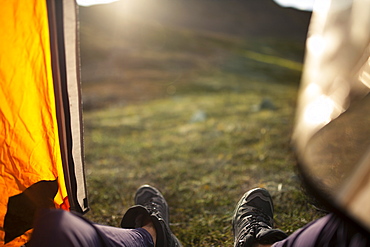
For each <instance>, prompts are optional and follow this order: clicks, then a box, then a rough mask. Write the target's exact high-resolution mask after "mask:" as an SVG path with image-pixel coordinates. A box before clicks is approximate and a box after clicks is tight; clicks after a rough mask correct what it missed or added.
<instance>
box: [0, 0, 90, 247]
mask: <svg viewBox="0 0 370 247" xmlns="http://www.w3.org/2000/svg"><path fill="white" fill-rule="evenodd" d="M59 5H60V6H59ZM75 7H76V6H75V3H74V1H73V0H68V1H58V0H53V1H49V0H48V1H46V0H45V1H40V0H27V1H20V0H13V1H5V2H3V3H2V4H1V8H0V12H1V13H0V23H1V24H0V25H2V26H1V28H0V37H1V39H0V98H1V101H0V102H1V103H0V128H1V130H2V131H1V132H0V143H1V145H0V184H1V185H0V245H2V244H4V243H6V246H20V245H22V244H24V243H25V242H27V241H28V239H29V237H30V234H31V231H32V230H31V228H32V221H33V218H34V216H35V214H36V212H37V210H38V209H39V208H43V207H55V208H63V209H66V210H74V211H78V212H82V213H83V212H86V211H87V210H88V207H87V199H86V190H85V180H84V173H83V145H82V143H83V142H82V127H81V126H82V118H81V109H80V106H81V102H80V95H79V71H78V68H79V63H78V56H77V54H78V52H77V29H76V9H75ZM63 8H66V10H65V11H64V12H63ZM65 14H68V15H65ZM64 23H66V24H65V25H64ZM67 29H68V30H67ZM64 34H68V35H64ZM67 53H68V54H67Z"/></svg>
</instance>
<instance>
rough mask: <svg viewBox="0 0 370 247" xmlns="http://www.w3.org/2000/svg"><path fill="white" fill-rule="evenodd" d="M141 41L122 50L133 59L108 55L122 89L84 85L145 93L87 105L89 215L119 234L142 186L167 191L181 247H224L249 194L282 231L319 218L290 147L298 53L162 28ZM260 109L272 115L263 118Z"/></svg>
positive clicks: (266, 43)
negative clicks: (264, 195)
mask: <svg viewBox="0 0 370 247" xmlns="http://www.w3.org/2000/svg"><path fill="white" fill-rule="evenodd" d="M143 33H145V34H146V35H149V36H150V35H152V36H155V37H154V38H152V39H150V38H149V37H145V40H151V44H150V45H148V44H145V43H144V44H143V43H142V42H143V41H142V40H135V36H132V37H131V38H132V39H133V41H132V42H131V41H130V40H128V41H127V40H126V42H128V43H127V44H121V45H122V46H123V47H126V46H127V47H130V48H132V50H131V51H130V52H127V53H125V52H124V51H125V50H122V54H121V55H122V57H119V56H117V57H115V59H116V61H115V63H114V64H113V66H116V67H117V68H121V67H122V68H124V69H125V71H126V74H125V75H126V77H125V78H126V79H127V81H125V80H124V79H122V80H116V81H114V80H112V79H107V80H98V81H92V82H86V83H85V84H84V85H83V87H84V89H85V90H86V91H87V92H91V91H89V89H90V87H92V86H94V85H97V84H102V83H104V84H102V85H104V87H105V88H104V90H109V87H111V88H113V90H112V92H113V93H116V91H117V88H123V89H124V90H122V91H128V92H130V95H131V93H132V87H134V86H137V85H144V86H143V88H142V91H139V95H138V96H141V95H144V96H146V98H145V100H141V101H135V100H133V101H129V102H126V101H124V100H125V99H127V98H128V97H129V96H130V95H128V94H123V95H118V96H117V95H116V96H107V97H106V98H105V100H106V101H107V102H108V103H109V104H100V102H98V100H96V99H95V101H92V103H91V105H89V107H88V109H87V108H86V111H85V113H84V122H85V153H86V167H87V186H88V192H89V201H90V206H91V212H89V213H88V214H87V217H88V218H90V219H91V220H93V221H95V222H98V223H102V224H108V225H113V226H118V225H119V222H120V220H121V217H122V215H123V214H124V212H125V211H126V210H127V209H128V208H129V207H130V206H132V205H133V195H134V193H135V191H136V189H137V188H138V187H139V186H140V185H142V184H151V185H153V186H156V187H157V188H158V189H159V190H161V192H162V193H163V194H164V196H165V197H166V199H167V201H168V203H169V205H170V213H171V228H172V230H173V232H174V233H175V234H176V235H177V236H178V238H179V239H180V240H181V242H182V243H183V244H184V246H231V245H232V243H233V239H232V233H231V224H230V222H231V217H232V212H233V210H234V206H235V204H236V202H237V201H238V200H239V198H240V197H241V196H242V195H243V194H244V192H246V191H247V190H249V189H251V188H254V187H264V188H267V189H268V190H269V191H270V193H271V195H272V197H273V199H274V202H275V208H276V212H275V213H276V216H275V221H276V225H277V227H279V228H281V229H283V230H284V231H286V232H287V233H288V234H290V233H292V232H293V231H294V230H296V229H298V228H299V227H301V226H303V225H304V224H306V223H308V222H309V221H311V220H313V219H316V218H318V217H320V216H321V215H322V214H321V213H320V212H318V211H316V210H315V209H314V208H313V207H312V206H311V205H309V204H308V203H307V199H306V196H305V194H304V193H303V192H302V190H301V187H300V183H299V180H298V177H297V175H296V174H295V159H294V155H293V153H292V150H291V146H290V136H291V132H292V129H293V122H294V111H295V103H296V98H297V89H298V82H299V80H300V73H301V65H300V63H301V61H302V54H303V47H302V46H300V45H298V44H296V43H294V42H289V41H282V40H277V39H269V40H253V39H250V40H240V39H235V38H229V37H227V36H212V35H208V34H203V33H196V32H191V31H189V30H187V31H185V30H176V31H175V30H172V29H166V28H164V29H163V27H162V29H161V32H159V34H160V35H159V36H160V37H159V36H158V37H157V36H156V35H158V32H155V31H152V32H143ZM161 37H162V38H163V37H165V42H164V41H163V39H162V38H161ZM85 40H86V38H85ZM82 41H84V39H82ZM90 42H94V39H91V40H90ZM130 42H131V43H130ZM163 42H164V43H165V45H164V46H161V45H160V43H163ZM119 47H120V45H117V46H116V48H117V49H118V48H119ZM88 48H89V47H87V48H85V50H83V53H85V54H89V56H92V57H93V58H94V59H96V60H99V59H103V58H104V57H105V56H108V55H107V54H106V53H104V52H103V50H104V49H107V48H106V47H104V49H103V48H102V49H103V50H99V49H98V48H96V49H97V50H99V51H98V52H97V53H96V56H95V57H94V54H92V53H89V49H88ZM85 57H88V56H87V55H86V56H85ZM83 61H84V60H83ZM94 61H95V60H94ZM158 92H159V93H158ZM94 93H95V94H93V95H92V96H91V95H87V96H89V97H91V98H93V99H94V97H95V96H96V95H99V93H100V92H98V91H96V92H94ZM150 93H152V94H153V95H154V94H156V95H155V97H150V96H151V95H149V94H150ZM85 96H86V95H85ZM147 96H148V97H147ZM97 99H100V98H99V97H97ZM266 101H268V102H271V103H272V104H273V107H267V108H266V109H264V108H262V109H261V105H262V102H266ZM197 114H198V115H200V116H203V118H198V119H194V116H196V115H197Z"/></svg>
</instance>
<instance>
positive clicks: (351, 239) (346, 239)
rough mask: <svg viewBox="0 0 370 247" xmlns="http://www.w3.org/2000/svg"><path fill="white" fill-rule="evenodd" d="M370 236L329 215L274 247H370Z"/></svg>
mask: <svg viewBox="0 0 370 247" xmlns="http://www.w3.org/2000/svg"><path fill="white" fill-rule="evenodd" d="M369 244H370V241H369V236H367V235H366V234H363V233H361V232H360V231H359V230H358V229H357V228H356V227H355V226H353V225H352V224H351V223H349V222H346V221H344V220H343V219H342V218H340V217H338V216H336V215H334V214H329V215H326V216H325V217H323V218H320V219H318V220H316V221H313V222H311V223H309V224H308V225H306V226H305V227H303V228H301V229H299V230H297V231H295V232H294V233H293V234H292V235H290V236H289V237H288V238H286V239H284V240H282V241H279V242H276V243H275V244H274V245H273V247H296V246H299V247H321V246H353V247H362V246H369Z"/></svg>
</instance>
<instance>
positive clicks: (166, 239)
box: [121, 185, 182, 247]
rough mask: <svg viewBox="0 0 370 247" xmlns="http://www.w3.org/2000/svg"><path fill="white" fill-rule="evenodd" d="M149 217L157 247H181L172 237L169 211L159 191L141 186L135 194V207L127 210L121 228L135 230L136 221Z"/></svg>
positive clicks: (148, 186)
mask: <svg viewBox="0 0 370 247" xmlns="http://www.w3.org/2000/svg"><path fill="white" fill-rule="evenodd" d="M148 216H149V217H150V219H151V220H152V222H153V224H154V227H155V230H156V233H157V242H156V246H158V247H162V246H163V247H167V246H168V247H175V246H176V247H178V246H182V245H181V243H180V241H179V240H178V239H177V238H176V237H175V235H173V233H172V232H171V229H170V226H169V222H170V219H169V209H168V205H167V202H166V200H165V199H164V197H163V195H162V194H161V192H159V190H157V189H156V188H154V187H152V186H150V185H143V186H141V187H140V188H139V189H138V190H137V191H136V194H135V206H133V207H131V208H129V210H127V212H126V214H125V215H124V216H123V218H122V221H121V227H122V228H137V227H141V226H140V225H138V222H137V221H138V219H140V218H143V217H144V218H145V217H148Z"/></svg>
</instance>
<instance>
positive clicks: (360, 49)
mask: <svg viewBox="0 0 370 247" xmlns="http://www.w3.org/2000/svg"><path fill="white" fill-rule="evenodd" d="M369 10H370V0H360V1H351V0H335V1H334V0H320V1H316V2H315V6H314V11H313V15H312V19H311V23H310V28H309V33H308V38H307V53H306V58H305V67H304V72H303V75H302V82H301V88H300V94H299V100H298V108H297V119H296V124H295V130H294V135H293V143H294V147H295V149H296V152H297V156H298V160H299V168H300V170H301V174H302V176H303V178H304V180H305V182H306V185H307V186H308V187H309V188H310V189H311V190H312V191H313V192H314V193H315V195H316V196H318V197H319V199H321V202H323V203H324V204H325V205H326V206H327V207H329V208H330V209H331V210H333V211H336V212H337V213H338V214H340V215H342V216H343V217H345V218H346V219H348V220H352V221H354V222H355V223H357V224H358V225H360V226H362V228H363V230H365V231H368V232H369V231H370V203H369V201H370V114H369V112H370V94H369V92H370V11H369Z"/></svg>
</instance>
